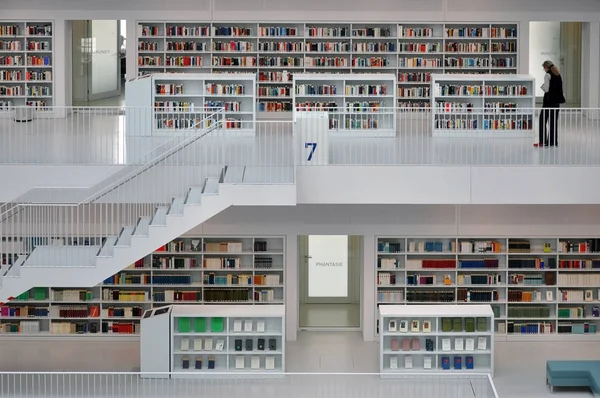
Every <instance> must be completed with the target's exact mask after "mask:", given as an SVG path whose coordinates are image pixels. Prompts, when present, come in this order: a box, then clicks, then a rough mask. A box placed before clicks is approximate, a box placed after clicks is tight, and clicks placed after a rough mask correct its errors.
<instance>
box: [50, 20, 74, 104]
mask: <svg viewBox="0 0 600 398" xmlns="http://www.w3.org/2000/svg"><path fill="white" fill-rule="evenodd" d="M66 31H67V30H66V29H65V20H64V19H55V20H54V30H53V32H52V35H53V36H54V37H53V41H54V43H53V45H54V54H53V59H52V62H53V64H54V73H53V78H54V93H53V95H54V102H53V105H54V106H65V105H71V104H67V95H66V89H67V87H69V88H70V87H71V84H70V82H69V83H67V82H68V80H69V79H71V75H69V74H67V71H68V69H70V68H67V66H66V64H67V61H69V62H71V56H70V54H69V56H67V52H70V51H71V49H70V48H67V46H66V42H67V40H66V33H67V32H66ZM69 33H70V32H69Z"/></svg>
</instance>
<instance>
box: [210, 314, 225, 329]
mask: <svg viewBox="0 0 600 398" xmlns="http://www.w3.org/2000/svg"><path fill="white" fill-rule="evenodd" d="M224 329H225V320H224V319H223V318H220V317H216V318H211V319H210V331H211V332H215V333H222V332H223V330H224Z"/></svg>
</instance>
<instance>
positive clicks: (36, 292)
mask: <svg viewBox="0 0 600 398" xmlns="http://www.w3.org/2000/svg"><path fill="white" fill-rule="evenodd" d="M33 299H34V300H46V288H45V287H36V288H34V289H33Z"/></svg>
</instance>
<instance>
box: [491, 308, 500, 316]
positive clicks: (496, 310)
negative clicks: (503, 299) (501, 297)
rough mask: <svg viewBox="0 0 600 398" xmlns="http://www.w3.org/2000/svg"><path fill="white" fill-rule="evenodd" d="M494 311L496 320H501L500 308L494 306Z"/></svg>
mask: <svg viewBox="0 0 600 398" xmlns="http://www.w3.org/2000/svg"><path fill="white" fill-rule="evenodd" d="M492 311H494V318H500V307H499V306H497V305H493V306H492Z"/></svg>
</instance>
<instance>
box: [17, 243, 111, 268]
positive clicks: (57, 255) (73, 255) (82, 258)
mask: <svg viewBox="0 0 600 398" xmlns="http://www.w3.org/2000/svg"><path fill="white" fill-rule="evenodd" d="M99 252H100V246H37V247H36V248H35V249H33V251H32V252H31V254H30V255H29V258H28V259H27V263H26V264H25V265H24V266H25V267H94V266H95V265H96V256H97V255H98V253H99Z"/></svg>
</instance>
